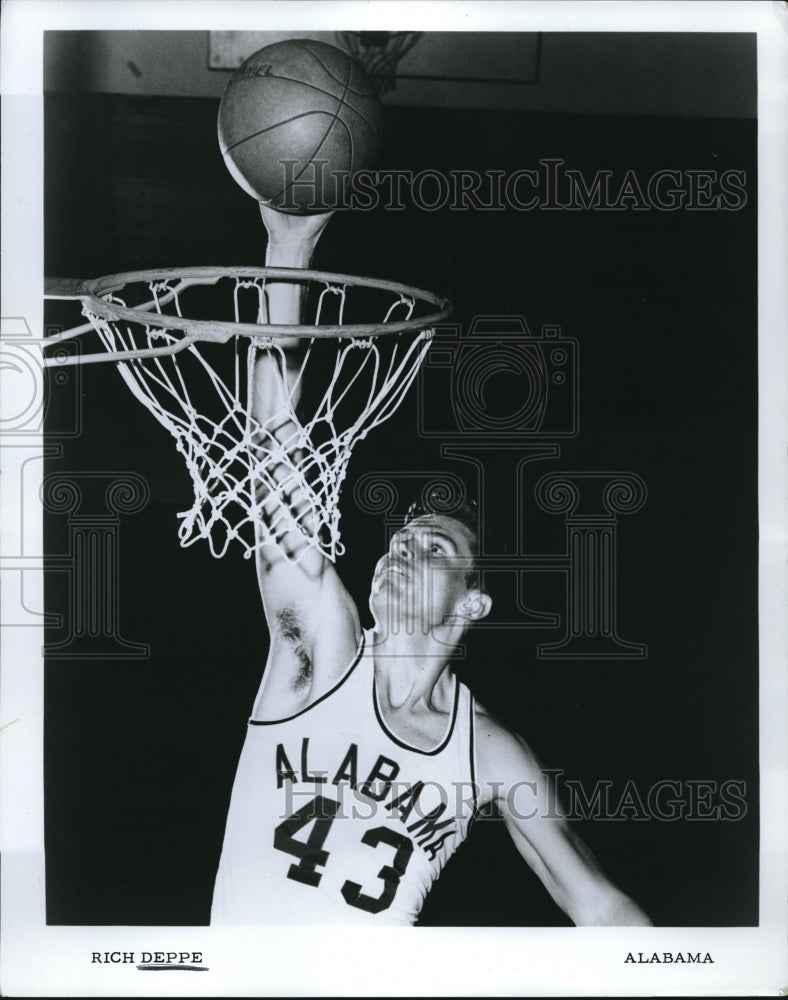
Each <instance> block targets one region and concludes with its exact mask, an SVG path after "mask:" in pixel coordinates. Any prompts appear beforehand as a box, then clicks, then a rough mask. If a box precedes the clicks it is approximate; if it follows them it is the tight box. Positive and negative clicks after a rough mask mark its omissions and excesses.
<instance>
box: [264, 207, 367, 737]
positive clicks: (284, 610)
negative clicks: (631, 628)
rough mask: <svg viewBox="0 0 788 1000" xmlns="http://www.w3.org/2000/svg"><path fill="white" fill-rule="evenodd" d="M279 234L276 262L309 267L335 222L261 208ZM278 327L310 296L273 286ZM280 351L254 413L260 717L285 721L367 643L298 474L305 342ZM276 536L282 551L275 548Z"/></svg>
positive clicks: (268, 366)
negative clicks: (260, 477)
mask: <svg viewBox="0 0 788 1000" xmlns="http://www.w3.org/2000/svg"><path fill="white" fill-rule="evenodd" d="M261 211H262V214H263V220H264V222H265V225H266V228H267V230H268V234H269V242H268V250H267V256H266V264H267V265H269V266H274V267H301V268H303V267H307V266H308V264H309V260H310V257H311V253H312V250H313V249H314V245H315V243H316V242H317V239H318V238H319V236H320V233H321V232H322V230H323V228H324V227H325V225H326V223H327V221H328V216H327V215H322V216H288V215H285V214H284V213H281V212H276V211H275V210H273V209H270V208H267V207H266V206H261ZM266 295H267V312H268V316H267V318H268V321H269V322H271V323H276V324H294V323H297V322H298V321H299V318H300V311H301V295H302V289H301V287H300V286H299V285H298V284H295V283H293V282H276V281H269V282H268V283H267V288H266ZM278 345H279V348H280V350H274V351H270V352H269V351H259V352H258V355H257V357H256V359H255V363H254V365H253V370H252V380H251V385H250V390H249V391H250V399H249V409H250V412H251V415H252V417H253V418H254V420H255V421H256V422H257V424H258V425H259V426H260V427H261V431H260V433H259V435H258V437H259V441H258V445H257V446H258V447H259V448H260V449H261V452H262V454H263V457H264V458H265V462H266V471H267V474H268V475H269V476H270V478H271V479H272V480H273V481H275V482H276V483H278V484H279V486H278V488H276V489H271V488H270V486H267V485H266V484H265V483H264V482H261V483H260V484H259V487H258V495H257V499H258V501H259V503H260V508H259V510H260V520H259V522H258V525H257V532H258V543H259V544H258V548H257V576H258V581H259V585H260V593H261V596H262V600H263V608H264V611H265V615H266V621H267V623H268V626H269V632H270V640H271V641H270V650H269V656H268V663H267V665H266V669H265V674H264V677H263V683H262V686H261V688H260V693H259V694H258V698H257V701H256V703H255V715H259V716H260V717H261V718H265V717H271V718H275V717H281V715H282V713H288V712H291V711H295V710H298V709H300V708H302V707H304V706H306V705H308V704H309V703H310V701H312V700H314V699H315V698H317V697H319V696H320V695H321V694H322V693H324V691H325V690H328V688H329V687H330V686H331V684H332V683H333V682H334V681H335V680H337V679H338V678H339V676H341V674H342V673H343V672H344V670H345V668H346V667H347V666H348V664H349V663H350V662H351V660H352V658H353V655H354V653H355V651H356V648H357V646H358V643H359V641H360V624H359V617H358V612H357V610H356V607H355V605H354V603H353V601H352V599H351V598H350V595H349V594H348V593H347V591H346V589H345V587H344V586H343V584H342V582H341V580H340V579H339V576H338V575H337V573H336V570H335V569H334V567H333V565H332V564H331V562H329V560H327V559H326V558H325V557H324V556H323V554H322V553H321V552H320V551H319V550H318V549H316V548H314V547H311V546H310V545H309V543H308V536H309V535H310V533H313V532H314V531H315V529H316V518H315V514H314V512H313V511H312V510H311V509H310V506H309V498H308V491H307V490H306V489H305V488H304V484H303V483H299V482H298V480H297V478H294V476H293V473H292V465H293V464H297V463H298V462H299V460H300V459H301V458H302V457H303V454H304V447H305V442H303V441H302V440H301V439H300V437H299V435H300V433H301V427H300V424H299V422H298V421H297V419H295V411H296V408H297V406H298V403H299V395H300V388H301V380H300V377H299V374H300V369H301V361H302V358H303V352H304V349H305V347H304V344H303V342H302V341H300V340H299V339H298V338H295V337H294V338H288V339H280V340H279V341H278ZM269 532H271V533H273V534H274V535H275V537H276V538H277V540H278V544H274V543H272V542H266V539H267V538H268V537H269Z"/></svg>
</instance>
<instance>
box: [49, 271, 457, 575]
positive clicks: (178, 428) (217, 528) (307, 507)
mask: <svg viewBox="0 0 788 1000" xmlns="http://www.w3.org/2000/svg"><path fill="white" fill-rule="evenodd" d="M288 282H292V283H294V284H297V285H298V286H299V287H300V288H301V289H302V290H303V293H304V295H305V306H304V313H303V315H302V322H301V323H299V324H297V325H296V324H293V325H271V324H267V323H265V322H264V319H265V317H266V315H267V313H266V286H267V283H271V284H274V283H276V284H282V283H288ZM50 295H51V297H70V298H75V299H79V300H81V302H82V312H83V315H84V316H86V317H87V319H88V320H89V325H83V326H80V327H75V328H74V329H72V330H68V331H66V332H64V333H60V334H56V335H55V336H53V337H50V338H49V339H48V341H47V345H46V346H47V347H49V346H50V344H53V343H57V342H62V341H63V340H65V339H68V338H73V337H76V336H82V335H84V334H85V333H86V331H94V332H95V334H96V335H97V336H98V338H99V340H100V342H101V344H102V345H103V348H104V350H103V351H101V352H96V353H89V354H84V355H82V356H77V357H73V356H68V357H65V358H58V357H53V358H48V359H47V360H46V361H45V364H46V366H47V367H58V366H59V365H62V364H70V363H95V362H101V361H103V362H113V363H115V364H116V365H117V368H118V371H119V372H120V374H121V375H122V377H123V379H124V381H125V382H126V384H127V385H128V387H129V389H130V390H131V392H132V393H133V395H134V396H135V397H136V398H137V399H138V400H139V401H140V402H141V403H142V404H143V405H144V406H145V407H146V408H147V409H148V410H150V412H151V413H152V414H153V415H154V416H155V417H156V419H157V420H158V421H159V423H161V424H162V425H163V426H164V427H166V428H167V430H168V431H169V432H170V433H171V434H172V436H173V437H174V438H175V441H176V446H177V448H178V451H179V452H180V453H181V455H182V456H183V458H184V459H185V461H186V467H187V468H188V470H189V474H190V476H191V479H192V484H193V487H194V505H193V506H192V508H191V509H190V510H189V511H186V512H184V513H182V514H180V515H179V518H180V520H181V524H180V528H179V539H180V543H181V545H182V546H184V547H186V546H189V545H192V544H193V543H194V542H195V541H196V540H197V539H199V538H204V539H206V540H207V541H208V543H209V546H210V550H211V552H212V554H213V555H214V556H216V557H217V558H218V557H221V556H223V555H224V554H225V552H226V551H227V549H228V547H229V545H230V543H231V542H233V541H237V542H239V543H240V544H241V546H242V548H243V550H244V554H245V556H246V557H247V558H248V557H250V556H252V555H253V554H254V553H255V552H256V551H257V550H258V549H260V548H261V547H262V546H264V545H268V544H271V543H275V544H279V545H280V547H281V543H282V539H283V538H284V536H285V535H286V534H287V533H288V531H292V528H293V525H294V523H295V524H296V525H297V527H298V530H299V533H300V535H301V536H302V537H303V538H304V539H305V540H306V542H307V543H308V544H307V545H305V546H304V547H303V548H301V549H300V551H299V553H298V555H295V556H294V555H292V554H291V553H287V552H286V555H288V557H290V558H292V559H294V561H297V560H298V559H300V558H301V557H302V555H303V553H304V552H306V551H309V549H310V548H316V549H319V550H320V551H321V552H322V553H323V554H324V555H325V556H326V557H327V558H329V559H330V560H332V561H335V560H336V558H337V556H339V555H341V554H342V552H343V546H342V544H341V542H340V533H339V510H338V503H339V492H340V487H341V485H342V482H343V480H344V478H345V474H346V472H347V467H348V463H349V461H350V456H351V452H352V449H353V447H354V445H355V444H356V443H357V442H358V441H360V440H361V439H362V438H364V437H365V436H366V435H367V433H368V432H369V431H370V430H372V429H373V428H374V427H377V426H379V425H380V424H381V423H383V421H385V420H386V419H388V417H390V416H391V415H392V414H393V413H394V411H395V410H396V409H397V407H398V406H399V405H400V403H401V402H402V400H403V398H404V397H405V394H406V393H407V391H408V389H409V387H410V386H411V384H412V382H413V380H414V379H415V377H416V374H417V372H418V369H419V366H420V364H421V362H422V360H423V358H424V356H425V354H426V352H427V350H428V348H429V341H430V337H431V336H432V332H433V327H434V326H435V324H437V323H439V322H440V321H442V320H443V319H445V318H446V316H447V315H448V313H449V309H450V307H449V303H448V302H447V301H446V300H445V299H441V298H439V297H438V296H435V295H433V294H432V293H430V292H425V291H421V290H420V289H416V288H411V287H408V286H406V285H400V284H396V283H394V282H387V281H382V280H376V279H370V278H354V277H350V276H348V275H340V274H330V273H327V272H322V271H312V270H303V269H300V268H292V269H289V268H275V267H264V268H218V267H217V268H183V269H167V270H159V271H136V272H130V273H126V274H117V275H111V276H108V277H104V278H98V279H96V280H93V281H87V282H84V283H82V284H79V285H77V286H76V287H70V288H69V289H68V292H67V294H66V293H62V294H59V295H58V294H56V293H55V292H50ZM195 314H199V315H201V316H210V317H212V318H210V319H191V318H189V317H190V316H193V315H195ZM370 316H372V317H373V319H372V320H371V321H370V320H369V318H368V317H370ZM293 338H298V339H299V340H300V341H303V343H304V345H305V348H304V351H303V355H302V358H301V359H300V369H299V371H298V373H297V377H296V379H295V384H296V385H297V386H299V392H301V391H302V390H303V398H302V404H303V405H301V406H300V407H299V410H298V411H297V410H296V408H295V407H294V406H293V405H292V394H291V398H290V401H289V402H286V404H285V406H286V409H287V413H286V416H287V425H288V427H291V428H293V430H292V431H291V432H289V433H288V436H287V437H286V438H285V439H284V440H281V439H280V438H281V434H278V433H277V430H278V429H279V428H280V427H281V421H277V420H276V418H271V419H270V420H266V421H265V422H263V423H260V422H258V421H257V420H256V419H255V418H254V417H252V415H251V413H250V408H249V402H248V400H249V396H248V393H249V386H250V382H251V369H252V365H253V362H254V359H255V358H256V357H258V356H259V352H261V351H263V352H267V353H268V354H269V355H270V356H271V357H272V358H274V359H275V360H276V361H277V363H278V364H280V365H284V363H285V362H284V350H283V347H282V344H283V343H284V342H285V340H287V341H288V342H292V339H293ZM307 369H309V375H308V378H305V372H306V370H307ZM307 411H308V416H304V415H303V414H304V413H307ZM275 424H276V426H275ZM294 494H297V495H298V497H299V508H298V510H297V511H296V510H294V509H293V506H292V504H291V502H290V501H291V498H292V496H293V495H294ZM271 498H273V499H274V500H275V501H276V503H275V504H273V505H271V504H270V500H271ZM304 498H305V499H306V502H304ZM264 503H266V504H267V506H266V510H268V509H269V508H270V507H271V506H273V507H275V508H276V509H277V510H278V511H279V514H278V515H277V516H276V517H275V518H273V519H271V518H270V517H263V504H264Z"/></svg>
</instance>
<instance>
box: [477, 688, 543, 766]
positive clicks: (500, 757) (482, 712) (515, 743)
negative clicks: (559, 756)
mask: <svg viewBox="0 0 788 1000" xmlns="http://www.w3.org/2000/svg"><path fill="white" fill-rule="evenodd" d="M474 725H475V731H476V747H477V750H476V753H477V757H478V760H479V764H480V765H481V766H482V767H483V768H484V767H488V768H493V769H495V770H496V771H499V772H509V771H512V772H516V773H517V774H519V776H520V777H526V776H527V774H528V773H529V772H532V771H533V772H538V770H539V762H538V761H537V759H536V756H535V754H534V753H533V751H532V750H531V748H530V746H529V745H528V743H527V742H526V741H525V739H524V738H523V737H522V736H521V735H520V734H519V733H514V732H512V730H511V729H509V728H508V727H507V726H505V725H504V724H503V723H502V722H501V721H500V719H498V718H496V716H495V715H494V714H493V713H492V712H490V711H488V709H486V708H485V707H484V706H483V705H480V704H479V703H478V702H476V703H475V707H474Z"/></svg>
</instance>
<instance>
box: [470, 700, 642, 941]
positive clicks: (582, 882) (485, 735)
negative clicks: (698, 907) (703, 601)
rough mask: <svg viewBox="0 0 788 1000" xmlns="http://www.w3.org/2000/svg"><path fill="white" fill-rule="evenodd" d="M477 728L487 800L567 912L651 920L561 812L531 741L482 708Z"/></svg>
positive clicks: (603, 919)
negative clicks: (603, 869)
mask: <svg viewBox="0 0 788 1000" xmlns="http://www.w3.org/2000/svg"><path fill="white" fill-rule="evenodd" d="M477 732H478V764H479V779H480V782H481V788H482V796H481V802H482V804H485V803H489V802H494V803H495V805H496V806H497V807H498V809H499V811H500V812H501V814H502V816H503V818H504V821H505V822H506V827H507V829H508V831H509V834H510V835H511V837H512V840H513V841H514V844H515V846H516V847H517V850H518V851H519V852H520V854H521V855H522V857H523V858H524V859H525V860H526V861H527V863H528V864H529V865H530V867H531V868H532V869H533V871H534V872H535V873H536V874H537V875H538V876H539V878H540V879H541V881H542V883H543V884H544V886H545V888H546V889H547V891H548V892H549V893H550V895H551V896H552V898H553V899H554V900H555V902H556V903H557V905H558V906H560V908H561V909H562V910H563V911H564V913H566V914H567V916H569V917H570V918H571V920H572V921H573V922H574V923H575V924H576V925H578V926H610V927H615V926H624V925H630V924H631V925H638V926H647V925H650V924H651V921H650V920H649V918H648V917H647V916H646V914H645V913H644V912H643V910H641V908H640V907H639V906H638V905H637V904H636V903H634V902H633V901H632V900H631V899H630V898H629V897H628V896H627V895H626V894H625V893H623V892H621V891H620V890H619V889H617V888H616V887H615V886H614V885H613V884H612V882H610V880H609V879H608V878H607V876H606V875H605V874H604V872H603V871H602V869H601V868H600V866H599V863H598V861H597V860H596V858H595V857H594V855H593V854H592V853H591V851H590V850H589V848H588V847H587V846H586V845H585V844H584V843H583V841H582V840H581V839H580V837H578V836H577V834H576V833H575V832H574V831H573V830H572V828H571V826H570V824H569V823H568V822H567V820H566V819H565V818H564V816H563V815H561V812H560V805H559V803H557V802H556V801H555V798H554V795H553V794H552V793H551V791H550V789H549V787H548V779H547V777H546V776H545V774H544V773H543V771H542V769H541V767H540V765H539V762H538V761H537V760H536V758H535V757H534V755H533V753H532V752H531V750H530V749H529V747H528V746H527V745H526V743H525V742H524V741H523V740H522V739H521V738H520V737H518V736H515V735H514V734H512V733H510V732H508V731H507V730H505V729H504V728H503V727H502V726H500V725H499V724H498V723H496V722H495V721H494V720H493V719H491V718H490V717H489V716H487V715H486V714H484V713H481V712H480V713H479V714H478V715H477Z"/></svg>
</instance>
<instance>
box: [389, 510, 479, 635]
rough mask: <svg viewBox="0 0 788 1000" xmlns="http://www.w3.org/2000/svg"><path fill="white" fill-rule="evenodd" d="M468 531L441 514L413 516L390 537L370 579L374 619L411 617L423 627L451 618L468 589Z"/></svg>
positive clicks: (470, 541) (470, 559) (470, 561)
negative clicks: (387, 548)
mask: <svg viewBox="0 0 788 1000" xmlns="http://www.w3.org/2000/svg"><path fill="white" fill-rule="evenodd" d="M473 541H474V539H473V535H472V534H471V532H470V531H469V529H468V528H466V527H465V525H463V524H460V522H459V521H455V520H454V519H453V518H451V517H446V516H445V515H442V514H426V515H423V516H422V517H417V518H414V519H413V520H412V521H410V522H409V523H408V524H407V525H405V527H404V528H401V529H400V530H399V531H398V532H397V533H396V534H395V535H394V536H393V537H392V539H391V543H390V545H389V550H388V552H387V553H386V554H385V555H384V556H383V557H382V558H381V559H379V560H378V564H377V566H376V567H375V574H374V577H373V579H372V595H371V598H370V607H371V608H372V611H373V614H374V615H375V617H376V619H377V620H378V621H379V622H380V621H381V620H384V621H389V622H394V621H399V622H402V621H403V619H404V620H406V621H412V622H413V623H415V624H416V625H417V626H418V625H420V626H421V627H422V629H423V631H424V632H425V634H426V633H427V632H429V630H430V628H431V627H432V626H435V625H439V624H444V623H446V622H447V621H449V620H451V619H452V618H456V616H457V614H458V613H459V612H458V607H459V605H460V604H461V603H462V601H463V599H464V598H466V597H467V595H468V584H467V578H468V573H469V572H470V570H471V569H472V568H473Z"/></svg>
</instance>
